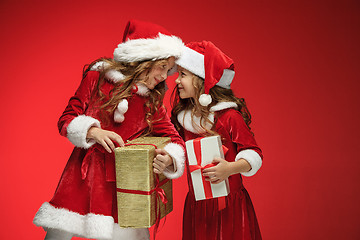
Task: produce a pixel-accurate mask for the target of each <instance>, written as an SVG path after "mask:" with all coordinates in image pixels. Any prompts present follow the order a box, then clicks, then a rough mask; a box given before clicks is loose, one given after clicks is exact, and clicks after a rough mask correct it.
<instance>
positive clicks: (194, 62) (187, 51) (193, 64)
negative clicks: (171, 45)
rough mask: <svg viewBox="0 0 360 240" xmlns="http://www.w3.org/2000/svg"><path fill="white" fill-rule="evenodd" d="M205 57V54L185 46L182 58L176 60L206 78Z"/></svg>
mask: <svg viewBox="0 0 360 240" xmlns="http://www.w3.org/2000/svg"><path fill="white" fill-rule="evenodd" d="M204 58H205V57H204V55H203V54H201V53H198V52H197V51H195V50H193V49H191V48H189V47H185V46H184V47H183V48H182V53H181V56H180V58H179V59H177V60H176V61H175V62H176V64H178V65H180V66H181V67H183V68H185V69H187V70H189V71H190V72H192V73H194V74H195V75H197V76H199V77H201V78H203V79H205V63H204Z"/></svg>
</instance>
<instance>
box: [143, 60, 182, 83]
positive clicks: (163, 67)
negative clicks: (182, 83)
mask: <svg viewBox="0 0 360 240" xmlns="http://www.w3.org/2000/svg"><path fill="white" fill-rule="evenodd" d="M174 65H175V58H174V57H170V58H168V59H166V60H164V61H160V62H159V63H156V64H155V66H154V67H153V68H151V70H150V71H149V72H148V73H145V72H144V73H143V76H140V78H141V79H142V80H144V83H145V85H146V86H147V87H148V88H149V89H154V88H155V86H156V85H158V84H159V83H161V82H163V81H165V80H166V78H167V77H168V71H169V70H170V69H171V68H172V67H174ZM146 75H147V76H146Z"/></svg>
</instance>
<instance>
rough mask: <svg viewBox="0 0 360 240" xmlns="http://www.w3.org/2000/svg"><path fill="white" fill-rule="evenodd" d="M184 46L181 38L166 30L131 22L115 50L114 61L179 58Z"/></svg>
mask: <svg viewBox="0 0 360 240" xmlns="http://www.w3.org/2000/svg"><path fill="white" fill-rule="evenodd" d="M183 46H184V44H183V42H182V41H181V39H180V38H178V37H176V36H173V35H171V34H170V33H169V32H168V31H167V30H166V29H165V28H163V27H161V26H159V25H157V24H154V23H150V22H143V21H139V20H130V21H129V22H128V24H127V26H126V28H125V32H124V36H123V40H122V43H120V44H119V45H118V46H117V48H116V49H115V50H114V60H115V61H119V62H137V61H144V60H158V59H165V58H168V57H172V56H174V57H176V58H178V57H179V56H180V54H181V49H182V47H183Z"/></svg>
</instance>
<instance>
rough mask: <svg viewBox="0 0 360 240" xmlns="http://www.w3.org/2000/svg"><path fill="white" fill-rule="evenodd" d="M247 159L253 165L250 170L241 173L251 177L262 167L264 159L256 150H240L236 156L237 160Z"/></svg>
mask: <svg viewBox="0 0 360 240" xmlns="http://www.w3.org/2000/svg"><path fill="white" fill-rule="evenodd" d="M241 158H243V159H245V160H246V161H247V162H248V163H249V164H250V166H251V170H250V171H248V172H242V173H241V174H242V175H244V176H246V177H251V176H253V175H254V174H255V173H256V172H257V171H258V170H259V169H260V167H261V165H262V159H261V157H260V155H259V154H258V153H257V152H255V151H254V150H251V149H245V150H242V151H240V152H239V153H238V154H237V155H236V157H235V161H238V160H239V159H241Z"/></svg>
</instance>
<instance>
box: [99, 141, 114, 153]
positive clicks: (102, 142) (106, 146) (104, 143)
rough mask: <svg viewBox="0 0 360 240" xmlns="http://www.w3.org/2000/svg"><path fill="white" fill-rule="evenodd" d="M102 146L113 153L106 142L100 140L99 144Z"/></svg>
mask: <svg viewBox="0 0 360 240" xmlns="http://www.w3.org/2000/svg"><path fill="white" fill-rule="evenodd" d="M99 143H100V144H101V146H103V147H104V148H105V150H106V151H108V152H109V153H111V149H110V148H109V146H108V145H107V144H106V142H105V140H100V142H99Z"/></svg>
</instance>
